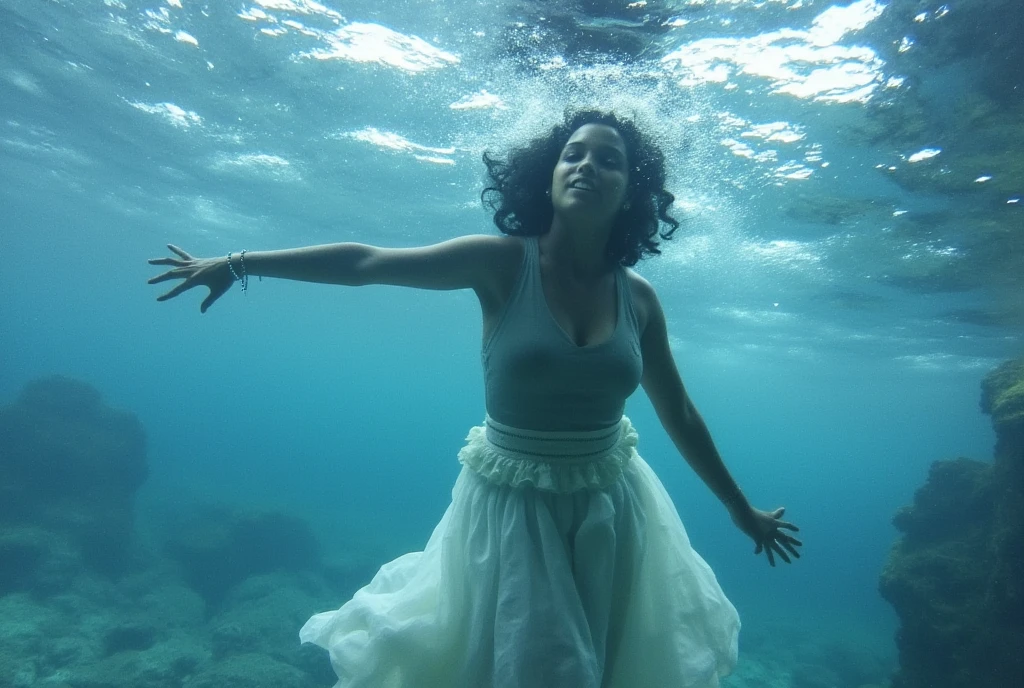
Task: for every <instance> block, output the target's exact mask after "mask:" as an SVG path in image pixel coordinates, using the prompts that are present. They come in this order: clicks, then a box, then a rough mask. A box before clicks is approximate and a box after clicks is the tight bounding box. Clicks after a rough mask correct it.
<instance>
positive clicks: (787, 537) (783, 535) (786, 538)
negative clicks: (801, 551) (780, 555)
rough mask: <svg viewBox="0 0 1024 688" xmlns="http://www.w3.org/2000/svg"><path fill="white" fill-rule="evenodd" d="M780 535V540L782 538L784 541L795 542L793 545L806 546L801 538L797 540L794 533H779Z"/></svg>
mask: <svg viewBox="0 0 1024 688" xmlns="http://www.w3.org/2000/svg"><path fill="white" fill-rule="evenodd" d="M778 537H779V539H780V540H782V541H784V542H788V543H790V544H793V545H796V546H797V547H803V546H804V543H803V542H801V541H800V540H797V539H796V538H795V537H793V536H792V535H787V534H786V533H779V535H778Z"/></svg>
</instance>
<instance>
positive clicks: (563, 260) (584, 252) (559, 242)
mask: <svg viewBox="0 0 1024 688" xmlns="http://www.w3.org/2000/svg"><path fill="white" fill-rule="evenodd" d="M610 234H611V228H608V229H604V230H602V229H601V228H599V227H595V226H593V225H585V224H582V223H581V224H579V225H576V226H570V225H569V224H568V223H566V222H565V221H563V220H562V219H561V218H559V217H557V216H556V217H555V218H554V220H552V222H551V230H550V231H548V233H547V234H544V235H542V236H541V237H540V247H541V252H542V253H543V254H544V255H546V256H548V257H549V258H550V259H552V260H553V261H554V262H555V263H556V264H557V265H559V266H561V267H562V269H564V270H565V271H566V272H568V273H569V274H570V275H572V276H573V277H576V278H580V279H593V278H596V277H600V276H602V275H604V274H605V273H607V272H608V269H609V268H610V267H611V261H610V260H609V259H608V237H609V235H610Z"/></svg>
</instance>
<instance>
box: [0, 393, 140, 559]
mask: <svg viewBox="0 0 1024 688" xmlns="http://www.w3.org/2000/svg"><path fill="white" fill-rule="evenodd" d="M147 470H148V469H147V462H146V439H145V434H144V432H143V429H142V425H141V423H140V422H139V420H138V418H136V417H135V416H134V415H133V414H130V413H126V412H123V411H118V410H116V409H112V408H110V407H109V406H107V405H106V404H104V403H103V400H102V398H101V397H100V394H99V392H98V391H97V390H96V389H95V388H94V387H92V386H91V385H89V384H87V383H85V382H80V381H78V380H72V379H70V378H67V377H61V376H53V377H48V378H44V379H41V380H36V381H34V382H31V383H29V384H28V385H27V386H26V387H25V389H24V390H23V391H22V393H21V395H20V396H19V397H18V399H17V400H16V401H15V403H13V404H11V405H9V406H6V407H3V408H0V530H9V529H11V528H13V527H34V528H37V529H39V530H40V531H45V532H48V533H51V534H58V535H60V536H62V537H64V538H66V539H67V541H68V543H69V544H70V545H71V546H72V547H74V548H76V549H77V551H78V552H80V554H81V556H82V559H83V562H84V564H85V565H86V566H88V567H89V568H91V569H93V570H96V571H99V572H103V573H106V574H111V575H115V574H119V573H121V572H122V571H123V570H124V568H125V566H126V564H127V555H128V548H129V545H130V544H131V540H132V532H133V528H134V501H135V493H136V491H137V490H138V488H139V486H141V485H142V483H143V482H144V481H145V480H146V476H147ZM4 539H5V540H6V541H8V542H10V541H11V537H10V536H9V534H8V536H5V537H4ZM21 539H22V540H24V538H23V537H21ZM44 539H45V538H44ZM23 544H24V543H23ZM26 546H27V545H26ZM29 549H34V550H36V551H41V550H42V549H45V547H44V545H43V544H39V545H38V546H29ZM20 551H21V552H22V553H23V554H24V553H26V552H28V549H25V547H22V549H21V550H20Z"/></svg>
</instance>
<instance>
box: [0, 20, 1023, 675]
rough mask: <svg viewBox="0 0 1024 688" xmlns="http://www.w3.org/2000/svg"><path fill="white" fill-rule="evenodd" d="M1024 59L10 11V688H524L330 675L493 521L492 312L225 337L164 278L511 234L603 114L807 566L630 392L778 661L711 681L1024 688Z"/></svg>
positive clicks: (322, 307) (255, 322) (671, 287)
mask: <svg viewBox="0 0 1024 688" xmlns="http://www.w3.org/2000/svg"><path fill="white" fill-rule="evenodd" d="M1022 35H1024V3H1022V2H1021V0H950V1H949V2H940V1H939V0H935V1H934V2H933V1H929V0H891V1H890V2H880V1H877V0H854V1H853V2H846V1H845V0H840V1H839V2H835V1H834V0H674V1H669V0H637V1H633V2H630V1H628V0H558V1H550V2H545V1H542V0H493V1H487V0H393V1H391V2H372V1H369V0H325V2H322V3H321V2H314V1H313V0H233V1H230V2H229V1H224V0H208V1H205V2H201V1H197V0H0V688H28V687H31V686H46V687H49V688H129V687H131V688H172V687H174V688H177V687H183V688H214V687H217V688H236V687H237V688H242V687H247V688H271V687H274V688H316V687H324V688H327V687H329V686H333V685H335V684H336V683H337V685H338V686H339V688H345V687H352V688H354V687H356V686H359V687H365V688H373V687H375V686H379V688H438V687H439V686H442V685H448V686H451V687H452V688H492V684H491V683H472V682H468V683H467V682H465V681H462V682H460V681H457V680H454V679H453V680H452V681H451V682H449V683H444V682H443V681H440V680H438V679H437V678H436V677H427V676H426V674H424V675H423V676H419V675H418V674H416V672H415V671H413V672H411V673H405V674H402V675H401V676H402V677H403V678H401V679H397V678H395V676H398V674H389V673H388V671H387V668H386V667H384V668H380V667H355V668H353V667H348V668H347V669H346V671H349V672H350V675H351V678H350V679H345V678H341V679H339V676H341V675H342V674H341V670H340V669H339V668H338V667H332V663H331V659H330V657H329V655H328V653H327V652H325V651H324V650H323V649H322V648H321V647H318V646H316V645H314V644H312V643H303V642H300V637H299V631H300V629H301V628H303V626H304V624H306V623H307V620H309V619H310V618H311V617H313V616H314V615H316V614H319V613H321V612H325V611H327V610H335V609H338V608H339V607H341V606H342V605H343V604H345V603H346V601H348V600H350V599H351V598H353V596H354V595H355V594H356V592H357V591H358V590H360V589H361V588H363V586H366V585H367V584H368V583H370V581H371V580H375V576H377V574H378V572H380V571H381V569H382V566H384V565H385V564H386V563H387V562H391V561H394V560H396V559H398V558H400V557H403V556H404V555H407V554H409V553H415V552H419V551H422V550H423V549H424V547H425V545H426V544H427V542H428V540H429V539H430V538H431V535H432V533H433V532H434V530H435V528H436V527H438V524H439V522H441V520H442V517H443V516H444V515H445V514H446V509H448V508H449V505H450V504H451V503H452V501H453V486H455V485H456V480H457V479H460V475H461V471H462V470H463V466H462V465H460V449H462V447H463V446H464V444H465V442H466V437H467V433H469V432H470V429H471V428H473V427H474V426H479V425H480V424H481V421H482V420H483V419H484V414H485V408H484V403H485V399H484V376H483V372H482V368H481V315H480V305H479V302H478V300H477V298H476V296H475V295H474V294H473V293H472V292H471V291H470V290H469V289H454V290H443V289H442V290H438V289H433V290H426V289H410V288H403V287H401V286H382V285H368V286H359V287H350V286H339V285H334V284H312V283H309V281H299V280H294V279H278V278H273V277H262V278H261V277H259V274H258V273H257V272H254V273H253V274H252V275H251V276H249V277H247V278H246V279H245V280H238V282H239V283H238V284H234V283H232V284H231V286H230V289H229V291H228V292H227V293H226V294H224V295H223V297H221V298H220V299H219V300H218V301H217V302H216V303H215V304H214V305H213V306H212V307H211V308H210V309H209V310H208V311H207V312H204V313H201V312H200V304H201V302H202V301H203V299H204V298H206V296H207V290H206V289H203V288H199V289H195V290H190V291H186V292H185V293H184V294H182V295H181V296H178V297H177V298H173V299H171V300H168V301H166V302H158V301H157V297H158V296H160V295H161V294H164V293H166V292H167V291H168V290H169V289H171V288H173V287H174V286H175V284H176V283H175V282H168V283H164V284H157V285H152V284H147V281H148V280H150V279H151V278H154V277H155V276H157V275H159V274H160V273H161V272H163V271H165V270H166V269H167V268H166V267H159V266H154V265H150V264H149V263H148V262H147V261H148V260H150V259H159V258H167V257H168V256H171V258H175V254H174V253H169V252H168V249H167V245H168V244H173V245H175V246H176V247H180V249H181V250H183V251H185V252H188V253H189V254H191V255H192V256H200V257H203V258H223V257H225V256H229V254H231V255H233V256H236V257H237V256H239V254H240V252H241V251H243V250H246V251H252V252H254V254H255V252H259V251H269V250H275V249H288V248H297V247H303V246H318V245H324V244H335V243H343V242H355V243H359V244H368V245H373V246H379V247H389V248H405V247H415V246H423V245H427V244H434V243H437V242H442V241H445V240H448V239H453V238H456V237H461V236H465V235H470V234H488V235H495V236H496V235H498V234H499V231H498V229H497V228H496V226H495V222H494V219H493V217H492V216H493V210H492V209H491V208H490V207H488V206H487V205H486V204H485V203H484V202H482V199H481V192H482V191H483V189H484V187H485V186H486V185H487V184H488V181H487V177H486V172H487V169H486V167H485V165H484V163H483V156H484V155H485V153H486V154H490V155H494V156H501V155H504V154H505V153H506V152H507V151H509V150H510V149H511V148H513V147H515V146H521V145H523V144H525V143H526V142H528V141H530V140H533V139H534V138H535V137H538V136H541V135H543V134H544V133H545V132H547V131H549V130H550V129H551V127H553V126H555V125H557V124H560V123H561V122H562V121H563V113H564V112H565V111H566V110H567V109H571V108H597V109H601V110H605V111H612V112H614V113H616V114H617V115H618V116H619V117H620V118H625V119H629V120H631V121H634V122H635V123H636V125H637V127H638V128H640V129H641V130H643V131H644V132H646V134H647V135H649V136H650V137H651V139H652V140H653V141H655V142H656V144H657V145H658V147H660V149H661V151H662V152H663V153H664V157H665V165H666V170H667V182H666V186H665V188H667V190H668V191H670V192H671V194H673V195H674V197H675V202H674V203H673V204H672V206H671V207H670V208H669V213H670V214H671V215H672V216H673V217H675V218H676V219H677V220H678V221H679V222H680V226H679V229H678V230H677V231H676V233H675V235H674V236H673V237H672V238H671V239H670V240H665V241H663V242H662V243H661V244H660V249H661V251H662V253H661V255H657V256H651V257H649V258H646V259H644V260H641V261H640V262H639V263H637V264H636V265H635V266H634V268H633V269H634V270H635V271H636V272H637V273H638V274H639V275H640V276H642V277H643V278H645V279H646V280H647V281H648V282H649V283H650V284H651V285H652V286H653V287H654V289H655V290H656V291H657V294H658V296H659V298H660V302H661V305H662V307H663V309H664V314H665V320H666V324H667V331H668V342H669V344H670V346H671V352H672V354H673V356H674V359H675V364H676V365H677V366H678V369H679V372H680V375H681V377H682V379H683V381H684V382H685V385H686V390H687V392H688V394H689V397H690V398H691V399H692V400H693V402H694V404H695V405H696V407H697V408H699V409H700V415H701V416H702V417H703V420H704V421H705V422H706V424H707V427H708V429H709V430H710V433H711V435H712V436H713V438H714V443H715V445H716V446H717V448H718V450H719V451H720V453H721V457H722V459H723V461H724V463H725V465H726V466H727V467H728V470H729V472H730V473H731V475H732V476H733V477H734V478H735V481H736V483H737V484H738V485H739V486H740V488H742V491H743V493H744V494H745V495H746V496H747V497H749V499H750V502H751V503H752V504H753V505H754V506H756V507H758V508H761V509H769V510H773V509H775V508H776V507H782V506H784V507H785V509H786V510H785V518H786V519H787V520H791V521H792V522H794V523H796V524H797V525H798V526H799V528H800V530H799V533H798V534H796V535H797V537H799V538H800V541H801V542H802V543H803V545H802V547H801V548H800V551H799V554H800V557H799V558H798V559H797V558H795V557H794V558H793V561H792V563H785V562H781V561H776V562H775V565H774V566H770V565H769V564H768V561H767V560H766V558H765V556H764V555H763V554H762V555H759V556H755V555H754V553H753V552H754V544H753V543H752V542H751V540H750V538H748V537H747V536H746V535H744V533H743V532H741V530H738V529H737V527H736V525H734V523H733V521H732V519H731V518H730V512H729V511H728V510H727V509H726V508H725V507H723V504H722V503H721V502H720V501H719V499H718V498H717V497H716V496H715V494H713V492H712V490H709V489H708V486H707V485H706V484H705V483H704V482H703V481H702V480H701V478H700V477H698V475H697V474H696V473H695V471H694V470H693V469H692V468H691V467H690V466H689V465H688V464H687V461H686V460H685V459H684V458H683V457H682V456H681V452H680V450H679V449H677V446H676V445H675V444H674V442H673V440H672V439H670V437H669V434H668V433H667V432H666V428H665V427H664V426H663V425H662V423H661V422H660V420H659V415H658V412H657V411H656V409H655V408H654V405H653V404H652V401H651V400H650V399H649V398H648V396H647V395H646V394H644V392H643V390H641V389H637V390H636V392H635V393H633V394H632V396H630V397H629V398H628V400H627V401H626V407H625V413H626V415H627V416H628V417H629V419H630V420H631V421H632V424H633V426H635V428H636V432H637V435H638V437H639V440H638V445H637V450H638V451H639V453H640V454H642V455H643V457H644V459H645V460H646V461H647V462H648V463H649V465H650V467H651V469H652V470H653V471H654V473H655V474H656V475H657V478H658V480H660V482H661V483H662V484H663V485H664V489H665V491H666V492H667V494H668V496H670V497H671V503H672V504H674V505H675V508H676V509H677V510H678V514H679V517H680V518H681V520H682V523H683V524H685V528H686V534H687V535H688V536H689V541H690V543H691V544H692V547H693V550H695V551H696V552H697V553H699V555H700V557H702V558H703V560H704V561H706V563H707V565H708V566H709V567H710V570H711V571H713V572H714V577H715V578H716V579H717V583H718V584H719V585H720V586H721V589H722V590H723V591H724V593H725V595H726V596H727V597H728V599H729V600H730V601H731V603H732V604H733V605H735V609H736V611H737V612H738V618H739V621H740V623H741V628H740V630H739V632H738V658H737V659H736V661H735V662H734V666H732V665H730V666H729V667H728V668H727V669H726V670H721V671H711V672H710V673H708V675H706V676H703V677H702V678H701V679H700V681H698V680H696V679H694V681H693V682H692V683H686V685H687V686H693V687H694V688H696V687H698V686H715V685H722V686H725V687H727V688H967V687H971V688H974V687H977V688H1020V686H1024V346H1022V334H1024V200H1022V199H1024V41H1022V40H1021V38H1020V37H1021V36H1022ZM581 195H582V193H581ZM229 260H230V256H229ZM229 264H230V265H231V266H233V267H232V269H233V270H234V269H236V268H240V266H241V264H240V263H229ZM253 265H254V266H255V265H256V263H255V262H254V263H253ZM254 270H255V268H254ZM243 286H244V287H245V288H244V289H243ZM459 484H461V483H459ZM479 563H480V562H476V563H473V562H470V561H467V562H466V567H465V570H464V571H462V572H461V573H460V575H462V576H465V577H466V579H467V580H471V579H472V577H473V575H474V573H479V572H480V571H482V570H483V569H482V568H477V567H476V565H477V564H479ZM684 578H685V576H682V577H680V576H667V577H666V578H665V579H664V580H660V581H658V582H656V583H655V584H654V585H655V586H656V588H657V589H658V591H659V592H658V594H659V595H661V596H662V597H661V599H664V600H669V599H674V598H675V593H674V591H675V590H677V589H679V590H682V589H684V588H685V587H686V585H687V581H686V580H684ZM657 611H658V610H657V609H654V610H653V611H652V613H655V614H656V613H657ZM642 622H643V619H640V623H641V625H642ZM667 625H668V624H667ZM677 631H678V629H677V628H668V627H666V628H665V629H664V633H662V629H660V628H655V629H654V631H653V632H654V633H655V634H657V635H659V636H662V637H670V636H671V634H672V633H676V632H677ZM406 649H407V650H408V652H409V653H410V656H415V652H418V651H420V650H421V648H413V647H409V648H406ZM332 652H333V651H332ZM467 652H468V650H467ZM410 661H412V660H410ZM338 663H339V664H340V662H338ZM336 669H337V670H338V671H336ZM371 669H372V671H376V672H378V673H377V674H375V675H377V676H388V675H390V676H391V678H389V679H384V678H379V679H375V678H372V677H371V678H366V677H365V676H364V677H363V678H362V679H360V678H358V676H357V675H358V674H360V672H363V673H366V672H370V671H371ZM366 675H369V674H366ZM609 675H610V674H609ZM556 685H558V686H559V688H561V684H558V683H556V682H547V683H545V682H543V681H541V682H532V683H521V682H520V683H515V682H513V681H511V680H507V681H505V682H504V683H501V686H502V688H514V687H515V686H522V688H526V687H527V686H529V687H530V688H533V686H537V687H538V688H553V687H554V686H556ZM586 685H587V688H590V685H591V684H589V683H588V684H586ZM592 685H593V688H598V686H605V688H623V687H625V686H636V687H637V688H648V686H650V687H651V688H654V687H655V686H657V688H669V685H671V688H676V686H678V685H682V684H681V683H673V684H664V683H657V682H652V681H651V680H650V679H637V680H636V681H635V682H634V681H631V680H629V679H628V678H627V679H625V680H624V679H622V678H621V677H620V678H616V679H615V680H614V681H613V680H611V679H610V678H608V677H607V676H606V678H605V680H604V681H603V682H602V681H600V679H598V680H595V682H594V683H593V684H592ZM493 688H497V683H495V684H494V685H493ZM572 688H577V686H576V685H573V686H572ZM578 688H583V686H582V685H580V686H579V687H578Z"/></svg>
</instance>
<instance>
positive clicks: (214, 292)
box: [199, 287, 228, 313]
mask: <svg viewBox="0 0 1024 688" xmlns="http://www.w3.org/2000/svg"><path fill="white" fill-rule="evenodd" d="M227 291H228V288H227V287H224V288H223V289H213V288H211V289H210V294H209V295H208V296H207V297H206V298H205V299H203V302H202V303H201V304H200V305H199V312H200V313H205V312H206V309H207V308H209V307H210V306H212V305H213V302H214V301H216V300H217V299H219V298H220V297H222V296H224V294H226V293H227Z"/></svg>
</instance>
